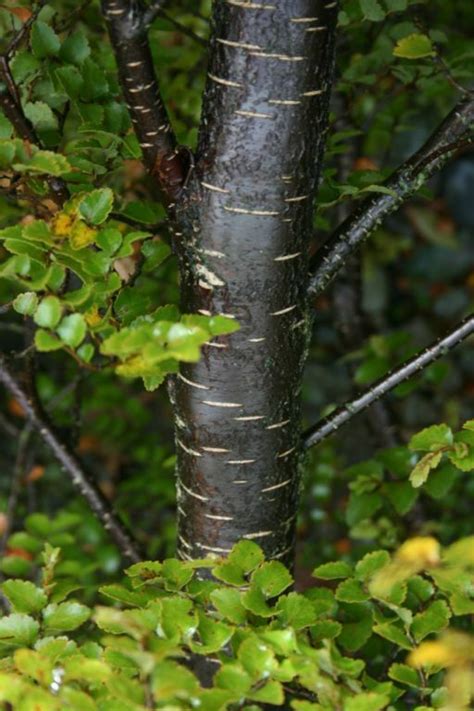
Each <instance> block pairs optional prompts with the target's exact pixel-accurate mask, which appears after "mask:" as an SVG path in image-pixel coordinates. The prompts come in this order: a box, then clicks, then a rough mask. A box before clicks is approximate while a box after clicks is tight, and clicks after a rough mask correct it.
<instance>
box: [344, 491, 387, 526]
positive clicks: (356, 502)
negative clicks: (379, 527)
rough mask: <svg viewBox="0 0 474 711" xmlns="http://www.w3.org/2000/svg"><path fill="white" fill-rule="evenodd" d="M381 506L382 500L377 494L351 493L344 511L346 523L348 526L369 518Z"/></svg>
mask: <svg viewBox="0 0 474 711" xmlns="http://www.w3.org/2000/svg"><path fill="white" fill-rule="evenodd" d="M382 505H383V499H382V497H381V496H380V494H378V493H367V494H356V493H354V492H353V493H352V494H351V495H350V497H349V502H348V504H347V509H346V521H347V523H348V524H349V526H355V525H356V524H358V523H360V522H361V521H364V520H365V519H367V518H370V517H371V516H372V515H373V514H374V513H376V512H377V511H378V510H379V509H380V508H381V506H382Z"/></svg>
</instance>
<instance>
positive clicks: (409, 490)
mask: <svg viewBox="0 0 474 711" xmlns="http://www.w3.org/2000/svg"><path fill="white" fill-rule="evenodd" d="M384 489H385V492H386V494H387V497H388V499H389V501H390V502H391V504H392V506H393V507H394V509H395V511H396V512H397V513H398V514H400V516H404V515H405V514H407V513H408V512H409V511H411V509H412V508H413V506H414V504H415V502H416V500H417V498H418V492H417V490H416V489H414V488H413V486H412V485H411V484H410V482H409V481H390V482H387V483H386V484H385V486H384Z"/></svg>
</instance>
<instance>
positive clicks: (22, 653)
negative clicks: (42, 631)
mask: <svg viewBox="0 0 474 711" xmlns="http://www.w3.org/2000/svg"><path fill="white" fill-rule="evenodd" d="M14 661H15V667H16V668H17V669H18V671H19V672H21V673H22V674H24V675H25V676H29V677H31V678H32V679H34V680H35V681H37V682H39V683H40V684H41V685H44V686H49V685H50V684H51V682H52V681H53V667H54V661H53V660H52V659H48V658H46V657H45V656H44V655H42V654H40V653H38V652H34V651H33V650H32V649H17V650H16V652H15V654H14Z"/></svg>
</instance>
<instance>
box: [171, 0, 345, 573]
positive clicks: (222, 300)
mask: <svg viewBox="0 0 474 711" xmlns="http://www.w3.org/2000/svg"><path fill="white" fill-rule="evenodd" d="M336 16H337V3H336V2H331V1H326V2H324V1H321V0H285V1H284V2H283V0H255V2H253V1H252V2H249V1H247V0H218V1H217V2H216V3H215V6H214V14H213V30H212V39H211V44H210V60H209V67H208V81H207V87H206V91H205V96H204V106H203V115H202V122H201V129H200V138H199V145H198V151H197V155H196V163H195V170H194V172H193V174H192V176H191V178H190V180H189V182H188V186H187V188H186V189H185V194H184V198H183V199H181V200H180V201H178V204H177V208H176V210H177V212H176V225H177V227H176V235H175V237H176V244H177V245H179V246H178V253H179V259H180V270H181V285H182V310H183V312H185V313H196V312H197V313H201V314H204V315H209V314H212V315H215V314H223V315H227V316H230V317H231V318H235V319H237V320H238V322H239V323H240V326H241V328H240V330H239V331H238V332H236V333H234V334H232V335H230V336H222V337H219V338H218V339H215V340H214V341H213V342H212V343H209V344H208V345H207V346H205V348H204V352H203V356H202V359H201V360H200V362H199V363H196V364H188V365H185V366H182V368H181V372H180V374H179V375H178V376H176V378H175V379H174V381H173V384H172V386H171V393H172V400H173V404H174V408H175V415H176V445H177V446H176V449H177V456H178V463H177V479H178V482H177V486H178V511H179V524H178V526H179V542H178V552H179V555H181V557H183V558H185V559H187V558H199V557H202V556H203V555H207V554H209V553H215V554H218V555H221V554H225V553H227V552H228V551H229V550H230V549H231V547H232V545H233V544H234V543H236V541H238V540H240V539H241V538H244V539H249V540H254V541H255V542H256V543H258V544H259V545H260V546H261V547H262V548H263V550H264V551H265V553H266V555H267V556H268V557H269V558H278V559H280V560H283V561H284V562H288V561H290V560H291V559H292V554H293V545H294V530H295V517H296V507H297V499H298V489H299V477H298V469H299V460H300V457H301V449H300V444H299V443H300V439H301V433H300V423H301V418H300V390H301V377H302V371H303V365H304V361H305V355H306V347H307V340H308V331H309V326H310V322H311V318H310V316H309V309H308V300H307V288H308V277H307V275H308V264H307V254H308V245H309V239H310V236H311V232H312V215H313V198H314V194H315V189H316V186H317V181H318V177H319V170H320V164H321V157H322V151H323V146H324V137H325V132H326V128H327V112H328V100H329V92H330V86H331V83H332V71H333V58H334V34H335V23H336Z"/></svg>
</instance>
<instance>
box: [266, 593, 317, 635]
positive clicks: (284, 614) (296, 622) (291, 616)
mask: <svg viewBox="0 0 474 711" xmlns="http://www.w3.org/2000/svg"><path fill="white" fill-rule="evenodd" d="M276 609H277V611H278V613H279V615H278V619H279V622H280V623H281V624H282V625H283V626H285V627H286V626H288V627H293V628H294V629H296V630H300V629H303V628H304V627H309V625H312V624H314V623H315V622H316V618H317V613H316V608H315V606H314V605H313V603H312V602H311V600H308V599H307V598H306V597H304V595H300V593H296V592H291V593H289V594H288V595H283V596H282V597H280V598H279V599H278V602H277V604H276Z"/></svg>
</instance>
